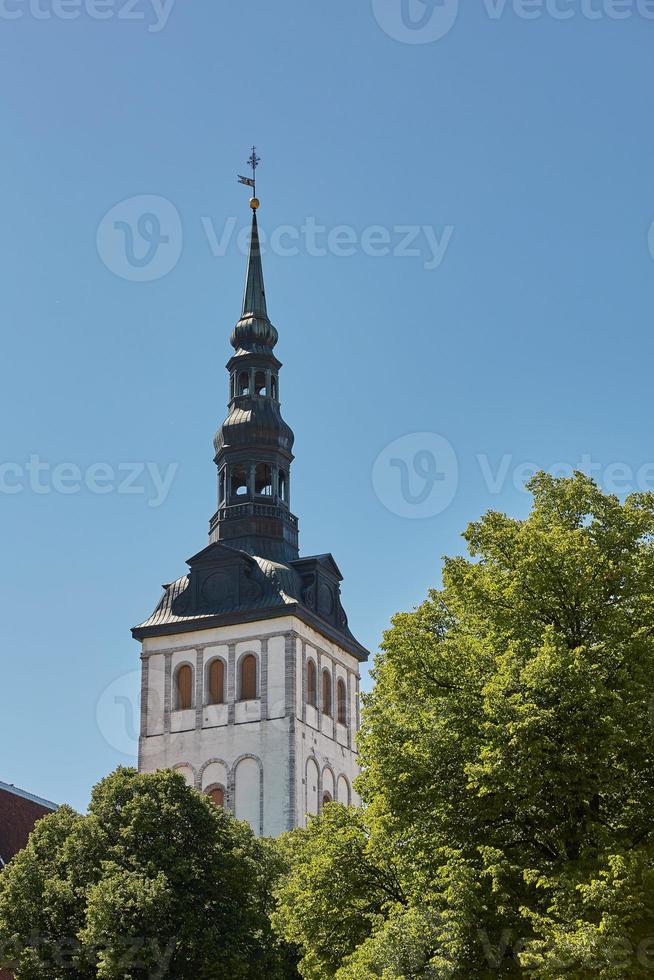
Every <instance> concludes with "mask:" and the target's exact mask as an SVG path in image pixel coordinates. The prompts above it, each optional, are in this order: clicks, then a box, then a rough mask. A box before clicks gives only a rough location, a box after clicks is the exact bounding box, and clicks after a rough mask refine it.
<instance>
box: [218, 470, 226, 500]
mask: <svg viewBox="0 0 654 980" xmlns="http://www.w3.org/2000/svg"><path fill="white" fill-rule="evenodd" d="M224 500H225V468H224V467H223V469H222V470H221V471H220V478H219V480H218V501H219V503H221V504H222V503H223V502H224Z"/></svg>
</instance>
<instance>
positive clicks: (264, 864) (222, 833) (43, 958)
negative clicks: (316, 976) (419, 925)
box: [0, 769, 297, 980]
mask: <svg viewBox="0 0 654 980" xmlns="http://www.w3.org/2000/svg"><path fill="white" fill-rule="evenodd" d="M280 870H281V865H280V863H279V857H278V856H277V855H276V853H275V851H274V850H273V847H272V844H271V843H270V842H267V841H260V840H258V839H257V838H255V837H254V835H253V833H252V832H251V830H250V828H249V827H248V826H247V824H243V823H240V822H238V821H236V820H234V819H233V818H232V817H231V816H229V815H228V814H227V813H225V812H224V811H223V810H222V809H220V808H217V807H215V806H213V804H211V802H210V801H209V800H207V799H206V798H205V797H202V796H201V795H200V794H199V793H196V792H195V791H194V790H191V789H189V787H188V786H187V785H186V783H185V782H184V780H183V778H182V777H181V776H180V775H178V774H175V773H172V772H157V773H153V774H150V775H139V774H137V773H136V772H134V771H133V770H129V769H119V770H118V771H117V772H116V773H114V774H113V775H111V776H109V777H107V778H106V779H104V780H103V781H102V782H101V783H99V784H98V785H97V786H96V787H95V790H94V791H93V797H92V800H91V804H90V806H89V810H88V814H87V815H86V816H79V815H78V814H76V813H74V812H73V811H72V810H71V809H69V808H68V807H62V808H61V809H60V810H58V811H57V812H56V813H53V814H51V815H49V816H47V817H45V818H44V819H43V820H41V821H40V822H39V823H38V824H37V826H36V828H35V830H34V832H33V833H32V835H31V837H30V840H29V843H28V845H27V847H26V848H25V849H24V850H23V851H21V852H20V853H19V854H18V855H17V856H16V857H15V858H14V860H13V861H12V862H11V863H10V864H9V865H8V866H7V868H6V869H5V870H4V871H3V872H2V874H1V875H0V949H1V950H2V957H3V960H4V962H5V963H6V964H7V965H10V966H12V967H13V969H14V971H15V975H16V977H17V980H55V978H56V980H62V978H71V980H87V978H88V980H91V978H93V980H96V978H98V980H99V978H101V980H119V978H120V980H125V978H130V980H131V978H134V980H141V978H143V980H145V978H152V980H154V978H160V980H163V978H171V980H219V978H220V980H224V978H227V977H229V978H230V980H231V978H234V980H238V978H243V980H245V978H248V980H249V978H251V977H259V976H261V977H271V978H273V980H282V978H290V977H293V976H297V970H296V969H295V967H294V965H293V955H292V950H290V949H289V948H288V947H285V946H284V945H283V944H281V943H279V942H277V941H276V940H275V938H274V935H273V933H272V930H271V928H270V919H269V913H270V911H271V904H272V898H271V885H272V882H273V880H274V879H275V878H276V876H277V875H278V874H279V872H280Z"/></svg>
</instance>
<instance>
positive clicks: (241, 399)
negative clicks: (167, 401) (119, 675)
mask: <svg viewBox="0 0 654 980" xmlns="http://www.w3.org/2000/svg"><path fill="white" fill-rule="evenodd" d="M258 162H259V158H258V157H257V155H256V150H255V149H254V147H253V149H252V156H251V157H250V160H249V161H248V163H249V164H250V166H251V167H252V177H239V181H240V182H241V183H242V184H245V185H246V186H248V187H251V188H252V189H253V192H254V187H255V173H256V166H257V163H258ZM250 207H251V208H252V236H251V239H250V255H249V258H248V269H247V276H246V280H245V295H244V297H243V312H242V313H241V318H240V320H239V321H238V323H237V324H236V326H235V327H234V330H233V331H232V335H231V337H230V343H231V345H232V347H233V348H234V354H233V355H232V357H231V358H230V360H229V363H228V364H227V370H228V371H229V414H228V416H227V418H226V419H225V421H224V422H223V424H222V425H221V427H220V429H219V430H218V432H217V433H216V438H215V440H214V449H215V451H216V455H215V457H214V461H215V463H216V466H217V467H218V510H217V512H216V514H215V515H214V516H213V518H212V520H211V525H210V530H209V534H210V538H211V540H212V541H220V542H222V543H223V544H227V545H229V547H231V548H236V549H240V550H242V551H245V552H247V553H248V554H250V555H257V556H258V557H259V558H265V559H268V560H270V561H281V562H288V561H296V560H297V558H298V522H297V518H296V517H295V516H294V515H293V514H292V513H291V510H290V487H291V463H292V462H293V440H294V436H293V430H292V429H291V428H290V426H288V425H287V424H286V422H285V421H284V419H283V418H282V415H281V410H280V402H279V371H280V368H281V366H282V365H281V363H280V362H279V361H278V360H277V358H276V357H275V355H274V353H273V350H274V347H275V345H276V343H277V340H278V335H277V330H276V329H275V327H274V326H273V325H272V323H271V322H270V320H269V319H268V309H267V305H266V293H265V289H264V285H263V270H262V267H261V247H260V242H259V228H258V226H257V209H258V207H259V201H258V199H257V198H256V197H253V198H252V199H251V201H250ZM244 587H245V586H244Z"/></svg>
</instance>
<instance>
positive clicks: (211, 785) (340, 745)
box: [139, 615, 360, 837]
mask: <svg viewBox="0 0 654 980" xmlns="http://www.w3.org/2000/svg"><path fill="white" fill-rule="evenodd" d="M248 654H254V655H255V656H256V658H257V697H256V699H254V700H249V701H243V700H241V699H240V692H239V662H240V661H241V659H242V658H243V657H244V656H246V655H248ZM215 658H222V660H223V661H224V665H225V691H224V702H223V703H222V704H208V700H209V696H208V676H207V675H208V667H209V665H210V663H211V662H212V661H213V660H214V659H215ZM309 660H313V662H314V665H315V669H316V678H317V692H316V694H317V697H316V699H315V701H316V703H315V705H313V704H310V703H308V690H307V671H308V666H307V665H308V662H309ZM184 664H188V665H189V666H190V667H191V668H192V671H193V692H194V697H193V705H192V707H191V708H190V709H188V710H177V709H176V706H175V674H176V671H177V670H178V669H179V668H180V667H181V666H182V665H184ZM325 671H326V672H327V674H328V676H329V681H330V684H329V686H330V688H331V704H330V705H329V711H328V712H324V711H323V710H322V709H323V697H322V683H323V676H324V672H325ZM339 680H340V681H342V683H343V687H342V688H341V691H342V692H343V693H345V694H346V698H345V700H344V702H343V703H342V704H341V710H340V713H341V715H342V713H343V710H345V717H344V721H345V724H342V723H339V705H338V690H339V687H338V682H339ZM359 681H360V676H359V661H358V660H357V659H356V658H355V657H354V656H353V655H352V654H350V653H348V652H347V651H345V650H343V649H342V648H341V647H340V646H338V645H337V644H335V643H334V642H332V641H330V640H328V639H326V638H325V637H324V636H322V635H321V634H320V633H318V632H316V631H315V630H313V629H312V628H311V627H309V626H307V625H306V624H305V623H304V622H302V620H300V619H298V618H297V617H296V616H292V615H289V616H281V617H278V618H274V619H265V620H261V621H259V622H253V623H247V624H241V625H232V626H221V627H217V628H213V629H206V630H198V631H191V632H183V633H175V634H173V633H171V634H169V635H166V636H155V637H147V638H145V639H144V640H143V644H142V684H141V740H140V751H139V769H140V771H141V772H152V771H154V770H156V769H177V770H179V771H181V772H182V773H183V774H184V776H185V777H186V780H187V782H188V783H189V785H191V786H194V787H195V788H196V789H198V790H200V791H201V792H208V791H210V790H212V789H215V788H218V787H220V788H222V789H223V790H224V796H225V805H226V807H227V808H228V809H230V810H231V811H232V812H233V813H234V814H235V815H236V817H238V818H239V819H242V820H248V821H249V823H250V825H251V826H252V828H253V830H254V831H255V833H257V834H259V835H263V836H269V837H277V836H279V834H282V833H284V832H285V831H287V830H291V829H293V828H295V827H298V826H305V825H306V819H307V814H316V813H318V811H319V809H320V806H321V805H322V801H323V798H324V797H325V794H329V797H330V798H331V799H334V800H338V801H339V802H343V803H352V804H356V803H357V802H358V799H357V796H356V793H355V792H354V788H353V782H354V779H355V778H356V776H357V775H358V772H359V770H358V765H357V757H356V748H355V738H356V733H357V730H358V727H359ZM326 683H327V682H326ZM326 689H327V688H326Z"/></svg>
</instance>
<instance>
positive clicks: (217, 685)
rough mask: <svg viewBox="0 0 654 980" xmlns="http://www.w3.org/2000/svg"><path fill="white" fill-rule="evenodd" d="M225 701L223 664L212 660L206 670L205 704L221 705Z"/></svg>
mask: <svg viewBox="0 0 654 980" xmlns="http://www.w3.org/2000/svg"><path fill="white" fill-rule="evenodd" d="M224 700H225V662H224V661H223V660H212V661H211V663H210V664H209V669H208V670H207V704H222V703H223V702H224Z"/></svg>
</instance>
